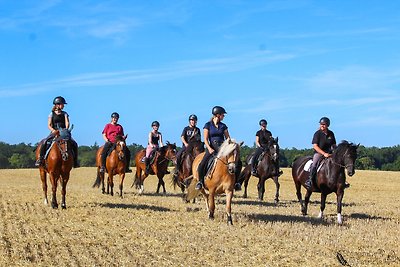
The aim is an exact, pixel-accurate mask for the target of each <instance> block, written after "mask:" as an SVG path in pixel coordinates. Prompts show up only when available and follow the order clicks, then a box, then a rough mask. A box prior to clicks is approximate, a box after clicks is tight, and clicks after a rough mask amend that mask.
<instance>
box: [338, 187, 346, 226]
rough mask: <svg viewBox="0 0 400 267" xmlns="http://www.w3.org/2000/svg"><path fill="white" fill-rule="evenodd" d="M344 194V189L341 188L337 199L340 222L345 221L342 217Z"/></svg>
mask: <svg viewBox="0 0 400 267" xmlns="http://www.w3.org/2000/svg"><path fill="white" fill-rule="evenodd" d="M343 195H344V190H343V189H339V190H338V192H337V193H336V199H337V222H338V224H342V223H343V218H342V200H343Z"/></svg>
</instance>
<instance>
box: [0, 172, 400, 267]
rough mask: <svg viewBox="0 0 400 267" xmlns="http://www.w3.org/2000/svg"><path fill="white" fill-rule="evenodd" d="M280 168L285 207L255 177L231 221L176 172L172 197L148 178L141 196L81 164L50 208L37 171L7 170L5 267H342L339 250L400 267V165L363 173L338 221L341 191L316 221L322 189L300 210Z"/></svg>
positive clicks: (2, 219)
mask: <svg viewBox="0 0 400 267" xmlns="http://www.w3.org/2000/svg"><path fill="white" fill-rule="evenodd" d="M283 170H284V174H283V176H281V177H280V182H281V192H280V193H281V194H280V195H281V196H280V200H281V201H280V203H279V204H278V205H275V204H274V203H273V196H274V194H275V185H274V183H273V181H272V180H268V181H267V184H266V187H267V192H266V194H265V199H264V201H263V202H260V201H258V200H257V192H256V182H257V180H256V179H255V178H251V182H250V185H249V198H247V199H244V198H242V197H241V195H242V194H243V192H236V193H235V197H234V200H233V206H232V212H233V223H234V225H233V226H228V225H227V224H226V217H225V214H224V210H225V206H224V203H225V199H224V197H222V196H221V197H219V198H218V201H217V207H216V213H215V216H216V218H215V220H214V221H210V220H208V218H207V213H206V210H205V202H204V200H202V199H198V201H197V202H196V203H194V204H187V203H184V202H182V199H181V197H180V191H178V190H175V191H174V189H173V188H172V187H171V185H170V177H169V176H166V177H165V178H164V180H165V181H166V184H167V194H166V195H156V194H155V193H154V192H155V189H156V178H155V177H154V176H150V177H148V178H147V179H146V180H145V193H144V195H141V196H139V195H137V193H136V190H135V189H134V188H131V187H130V186H131V184H132V181H133V174H127V178H126V180H125V184H124V186H125V188H124V198H123V199H121V198H120V197H119V196H118V195H114V196H113V197H111V196H109V195H103V194H101V192H100V189H98V188H95V189H93V188H91V185H92V184H93V182H94V177H95V168H79V169H76V170H75V169H74V170H73V171H72V172H71V179H70V181H69V183H68V187H67V207H68V208H67V209H66V210H61V209H58V210H53V209H51V207H49V206H45V205H44V203H43V196H42V189H41V184H40V179H39V172H38V170H36V169H20V170H0V253H1V255H2V257H1V258H0V266H56V265H61V266H172V265H175V266H342V265H341V264H340V263H339V261H338V259H337V255H338V253H339V254H340V255H342V256H343V258H344V259H345V260H346V261H347V263H348V266H390V265H391V266H400V208H399V207H400V204H399V203H400V196H399V192H400V172H378V171H357V172H356V174H355V176H353V177H351V178H350V179H349V182H350V183H351V187H350V188H349V189H346V192H345V196H344V206H343V215H344V224H343V225H342V226H339V225H337V224H336V198H335V195H334V194H331V195H329V196H328V199H327V202H328V203H327V207H326V210H325V216H326V217H325V218H324V220H319V219H317V218H316V216H317V214H318V212H319V194H317V193H315V194H313V195H312V197H311V200H312V202H311V206H310V207H309V215H308V216H302V215H301V213H300V205H299V203H298V202H297V200H296V195H295V190H294V185H293V182H292V178H291V170H290V169H283ZM116 181H117V184H118V179H117V180H116ZM116 188H117V186H116ZM116 191H118V190H116ZM60 199H61V198H60V191H58V200H59V201H60Z"/></svg>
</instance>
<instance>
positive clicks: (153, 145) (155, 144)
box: [144, 121, 164, 175]
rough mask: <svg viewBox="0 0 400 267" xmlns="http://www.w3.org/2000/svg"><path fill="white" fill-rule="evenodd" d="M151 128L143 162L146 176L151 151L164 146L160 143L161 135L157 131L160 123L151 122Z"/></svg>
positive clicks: (148, 170)
mask: <svg viewBox="0 0 400 267" xmlns="http://www.w3.org/2000/svg"><path fill="white" fill-rule="evenodd" d="M151 127H152V128H153V129H152V130H151V131H150V132H149V135H148V138H147V147H146V156H145V158H144V162H145V164H146V169H145V174H146V175H147V174H149V172H150V156H151V155H152V153H153V151H154V150H157V149H158V148H159V147H162V146H164V144H163V141H162V134H161V132H159V131H158V129H159V127H160V123H159V122H158V121H153V122H152V123H151Z"/></svg>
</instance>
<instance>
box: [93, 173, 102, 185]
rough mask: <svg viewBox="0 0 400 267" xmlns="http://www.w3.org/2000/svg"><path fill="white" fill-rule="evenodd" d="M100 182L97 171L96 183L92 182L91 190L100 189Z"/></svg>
mask: <svg viewBox="0 0 400 267" xmlns="http://www.w3.org/2000/svg"><path fill="white" fill-rule="evenodd" d="M100 182H101V180H100V172H99V171H98V172H97V177H96V181H94V184H93V185H92V188H95V187H100Z"/></svg>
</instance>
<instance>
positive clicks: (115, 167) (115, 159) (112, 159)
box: [92, 135, 127, 198]
mask: <svg viewBox="0 0 400 267" xmlns="http://www.w3.org/2000/svg"><path fill="white" fill-rule="evenodd" d="M125 147H126V143H125V138H124V137H123V136H120V135H118V136H116V137H115V144H114V147H113V149H112V151H111V153H110V154H109V155H107V159H106V170H107V174H108V179H107V191H106V190H105V186H104V172H100V168H101V153H102V152H103V148H104V146H101V147H99V149H98V150H97V153H96V167H97V177H96V181H95V182H94V184H93V186H92V187H99V186H100V183H101V186H102V188H101V190H102V193H103V194H104V193H107V194H110V195H112V196H113V195H114V175H116V174H118V175H119V177H120V182H119V195H120V197H121V198H123V195H122V188H123V185H124V179H125V167H126V164H127V162H126V156H125Z"/></svg>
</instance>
